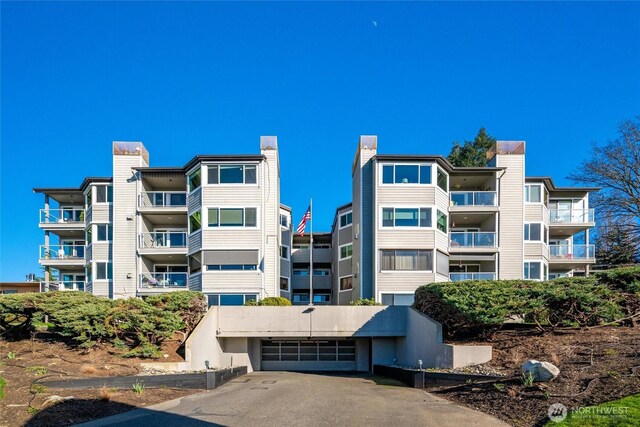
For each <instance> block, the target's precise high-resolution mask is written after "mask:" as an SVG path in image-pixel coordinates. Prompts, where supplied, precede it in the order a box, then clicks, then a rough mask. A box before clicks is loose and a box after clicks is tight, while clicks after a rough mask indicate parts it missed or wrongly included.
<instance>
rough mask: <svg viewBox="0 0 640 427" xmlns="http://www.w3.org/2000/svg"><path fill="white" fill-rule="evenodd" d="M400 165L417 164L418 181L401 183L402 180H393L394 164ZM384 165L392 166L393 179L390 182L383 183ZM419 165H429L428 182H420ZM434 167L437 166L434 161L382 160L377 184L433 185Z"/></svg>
mask: <svg viewBox="0 0 640 427" xmlns="http://www.w3.org/2000/svg"><path fill="white" fill-rule="evenodd" d="M397 165H400V166H417V167H418V182H406V183H402V182H395V180H396V166H397ZM385 166H393V181H394V182H392V183H385V182H384V167H385ZM421 166H429V168H430V169H429V182H428V183H424V184H423V183H421V182H420V167H421ZM434 167H437V165H436V164H435V163H420V162H418V163H416V162H409V163H404V162H397V163H394V162H384V163H380V169H379V175H380V180H379V182H378V185H380V186H394V185H400V186H403V187H414V186H422V185H431V186H434V185H435V184H434V179H433V171H434Z"/></svg>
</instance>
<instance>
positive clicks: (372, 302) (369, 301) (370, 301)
mask: <svg viewBox="0 0 640 427" xmlns="http://www.w3.org/2000/svg"><path fill="white" fill-rule="evenodd" d="M349 305H382V304H380V303H379V302H376V300H375V298H371V299H368V298H360V299H357V300H353V301H349Z"/></svg>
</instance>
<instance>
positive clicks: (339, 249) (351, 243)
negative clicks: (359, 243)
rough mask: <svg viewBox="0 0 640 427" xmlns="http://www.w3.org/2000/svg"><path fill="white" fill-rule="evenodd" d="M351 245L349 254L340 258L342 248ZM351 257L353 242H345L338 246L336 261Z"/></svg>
mask: <svg viewBox="0 0 640 427" xmlns="http://www.w3.org/2000/svg"><path fill="white" fill-rule="evenodd" d="M349 245H351V255H349V256H347V257H344V258H342V248H344V247H346V246H349ZM350 258H353V242H350V243H345V244H344V245H340V246H338V261H343V260H345V259H350Z"/></svg>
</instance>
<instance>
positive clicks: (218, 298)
mask: <svg viewBox="0 0 640 427" xmlns="http://www.w3.org/2000/svg"><path fill="white" fill-rule="evenodd" d="M207 299H208V301H209V307H211V306H212V305H244V303H245V302H247V301H256V300H257V299H258V294H209V295H207Z"/></svg>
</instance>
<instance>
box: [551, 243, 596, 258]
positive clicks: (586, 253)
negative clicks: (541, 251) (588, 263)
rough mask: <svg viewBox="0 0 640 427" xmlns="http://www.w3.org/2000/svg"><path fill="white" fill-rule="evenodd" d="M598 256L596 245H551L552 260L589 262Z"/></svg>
mask: <svg viewBox="0 0 640 427" xmlns="http://www.w3.org/2000/svg"><path fill="white" fill-rule="evenodd" d="M595 256H596V249H595V245H549V257H550V258H551V259H552V260H578V261H580V260H588V259H594V258H595Z"/></svg>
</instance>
